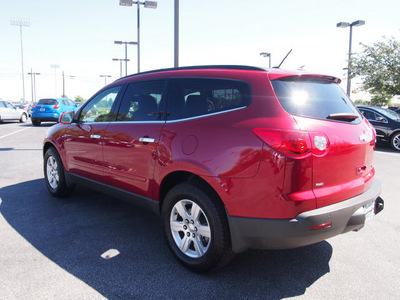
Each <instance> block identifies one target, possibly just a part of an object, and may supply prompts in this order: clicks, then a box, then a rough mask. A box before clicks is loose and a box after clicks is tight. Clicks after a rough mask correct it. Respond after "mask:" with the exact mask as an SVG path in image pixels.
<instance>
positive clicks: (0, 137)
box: [0, 127, 30, 139]
mask: <svg viewBox="0 0 400 300" xmlns="http://www.w3.org/2000/svg"><path fill="white" fill-rule="evenodd" d="M29 128H30V127H27V128H24V129H20V130H17V131H14V132H11V133H9V134H6V135H3V136H0V139H2V138H5V137H8V136H10V135H13V134H16V133H18V132H21V131H24V130H27V129H29Z"/></svg>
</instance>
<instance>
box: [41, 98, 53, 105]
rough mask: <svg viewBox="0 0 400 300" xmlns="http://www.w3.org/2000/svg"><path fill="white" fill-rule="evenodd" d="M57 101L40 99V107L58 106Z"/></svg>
mask: <svg viewBox="0 0 400 300" xmlns="http://www.w3.org/2000/svg"><path fill="white" fill-rule="evenodd" d="M56 104H57V100H54V99H40V100H39V102H38V105H56Z"/></svg>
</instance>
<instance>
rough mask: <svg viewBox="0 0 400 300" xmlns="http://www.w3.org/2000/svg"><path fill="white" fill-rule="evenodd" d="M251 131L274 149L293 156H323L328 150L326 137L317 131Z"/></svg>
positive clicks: (260, 129) (255, 129)
mask: <svg viewBox="0 0 400 300" xmlns="http://www.w3.org/2000/svg"><path fill="white" fill-rule="evenodd" d="M253 133H254V134H255V135H256V136H258V137H259V138H260V139H261V140H262V141H263V142H265V143H267V144H268V145H269V146H270V147H271V148H273V149H274V150H276V151H278V152H280V153H282V154H284V155H287V156H290V157H293V158H304V157H307V156H310V155H312V154H313V155H315V156H323V155H325V154H326V153H327V152H328V150H329V140H328V137H327V136H326V135H325V134H323V133H319V132H308V131H300V130H283V129H266V128H254V129H253Z"/></svg>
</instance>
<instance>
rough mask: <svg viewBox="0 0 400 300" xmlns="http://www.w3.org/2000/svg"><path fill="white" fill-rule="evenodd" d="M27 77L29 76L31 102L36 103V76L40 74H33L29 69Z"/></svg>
mask: <svg viewBox="0 0 400 300" xmlns="http://www.w3.org/2000/svg"><path fill="white" fill-rule="evenodd" d="M28 75H31V88H32V102H35V101H36V75H40V73H33V72H32V68H31V72H30V73H28Z"/></svg>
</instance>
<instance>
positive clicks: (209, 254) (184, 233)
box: [162, 183, 233, 272]
mask: <svg viewBox="0 0 400 300" xmlns="http://www.w3.org/2000/svg"><path fill="white" fill-rule="evenodd" d="M162 220H163V225H164V232H165V235H166V238H167V241H168V244H169V246H170V249H171V250H172V253H173V254H174V255H175V257H176V258H177V259H178V260H179V261H180V262H181V263H182V264H183V265H184V266H186V267H187V268H189V269H190V270H192V271H195V272H207V271H212V270H215V269H217V268H220V267H222V266H224V265H225V264H226V263H228V261H229V260H230V259H231V258H232V256H233V254H232V248H231V242H230V235H229V227H228V222H227V219H226V215H225V212H224V210H223V208H222V207H220V206H219V205H218V204H217V202H216V199H214V197H212V196H210V195H209V194H208V193H206V192H205V191H203V190H202V189H201V188H200V187H198V186H195V185H193V184H189V183H182V184H179V185H177V186H175V187H174V188H172V189H171V190H170V191H169V192H168V194H167V196H166V198H165V200H164V203H163V207H162Z"/></svg>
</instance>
